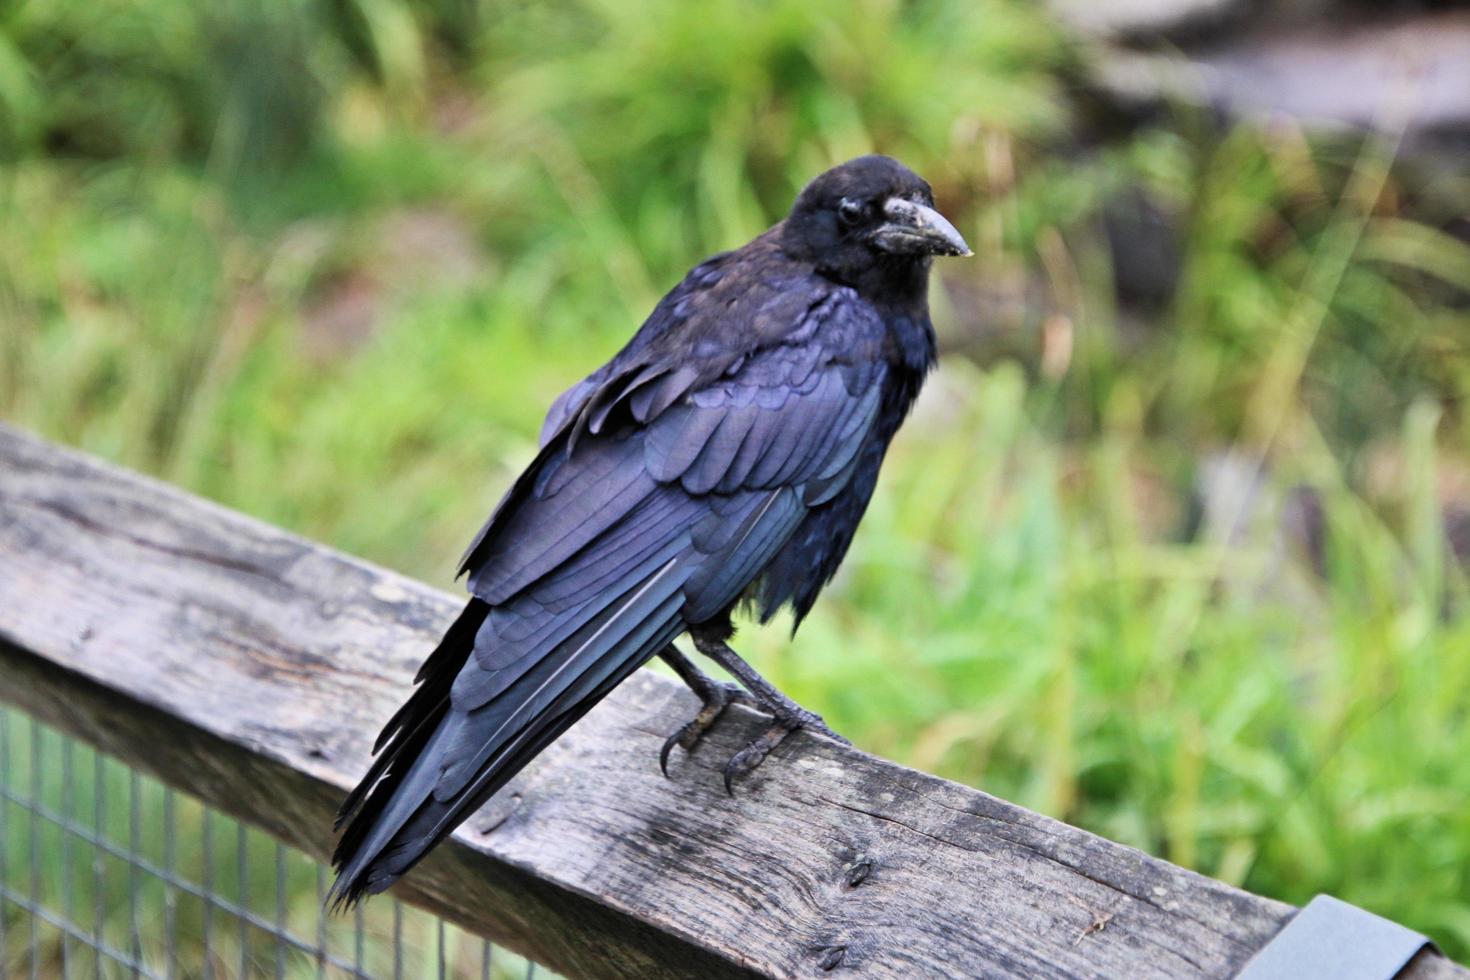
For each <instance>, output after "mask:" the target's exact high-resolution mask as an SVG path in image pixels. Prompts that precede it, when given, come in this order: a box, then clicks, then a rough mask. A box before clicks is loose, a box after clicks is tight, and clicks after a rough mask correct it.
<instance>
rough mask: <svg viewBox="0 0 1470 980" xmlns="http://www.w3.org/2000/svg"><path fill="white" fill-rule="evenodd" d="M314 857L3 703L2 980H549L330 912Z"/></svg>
mask: <svg viewBox="0 0 1470 980" xmlns="http://www.w3.org/2000/svg"><path fill="white" fill-rule="evenodd" d="M326 886H327V871H326V869H325V868H324V867H323V866H322V865H321V864H319V863H317V862H316V861H313V860H312V859H311V858H308V857H307V856H306V855H304V854H301V853H300V852H298V851H296V850H294V849H292V848H289V847H287V846H285V845H283V844H281V843H280V842H278V841H276V840H275V839H273V838H271V837H269V836H268V835H266V834H264V833H262V832H260V831H258V830H256V829H255V828H253V827H248V826H246V825H245V824H243V823H240V822H239V821H236V820H234V819H232V818H230V817H227V816H225V815H224V814H221V813H218V812H215V811H213V810H211V809H209V808H208V807H206V806H205V805H203V804H202V803H200V802H199V801H198V800H195V799H193V798H192V797H189V796H186V795H184V794H181V793H177V792H175V791H174V790H172V789H170V788H168V787H167V786H164V785H163V784H161V783H159V782H158V781H156V780H154V779H152V778H150V777H148V776H145V775H143V774H142V773H140V772H138V771H137V770H136V769H132V768H130V767H128V766H126V765H124V764H123V763H121V762H118V761H117V760H115V759H112V758H110V757H108V756H106V755H104V754H102V753H100V752H96V751H94V750H93V749H92V748H91V747H90V746H88V745H86V744H84V743H82V742H79V741H77V740H75V739H72V738H70V737H68V736H66V735H63V734H61V733H60V732H57V731H55V730H53V729H50V728H48V727H46V726H44V725H42V724H40V723H39V722H37V721H36V720H35V719H34V718H31V717H29V716H28V715H24V714H20V713H18V712H16V711H13V710H7V709H5V708H3V707H0V980H8V978H11V977H14V978H17V980H19V978H31V980H40V978H52V977H65V978H72V977H78V978H80V977H89V978H97V980H100V978H104V977H158V978H174V977H203V978H229V977H293V978H294V977H395V978H401V977H413V978H417V977H443V978H450V977H452V978H475V977H478V978H483V980H490V978H495V980H509V978H521V977H524V978H527V980H530V978H533V977H538V976H539V977H541V978H549V977H550V976H551V974H549V973H547V972H545V971H540V972H539V973H538V968H537V966H536V965H535V964H534V963H532V962H530V961H528V960H525V959H522V958H521V957H519V956H515V955H514V954H511V953H509V952H507V951H505V950H503V949H497V948H494V947H492V945H491V944H490V943H489V942H488V941H487V940H484V939H481V938H479V937H477V936H473V935H470V934H469V933H466V932H464V931H462V930H460V929H458V928H457V927H455V926H453V925H451V924H450V923H447V922H445V921H444V920H442V919H439V918H437V917H436V916H433V915H431V914H429V913H426V912H422V911H419V910H417V909H414V908H412V907H409V906H406V905H404V904H402V903H401V902H398V901H396V900H384V899H381V898H380V899H378V900H375V901H372V902H369V903H367V905H366V906H365V907H360V908H359V909H357V910H356V911H355V912H354V913H353V914H350V915H347V916H335V917H333V916H328V915H327V914H326V913H325V912H324V911H323V909H322V896H323V894H324V893H325V891H326Z"/></svg>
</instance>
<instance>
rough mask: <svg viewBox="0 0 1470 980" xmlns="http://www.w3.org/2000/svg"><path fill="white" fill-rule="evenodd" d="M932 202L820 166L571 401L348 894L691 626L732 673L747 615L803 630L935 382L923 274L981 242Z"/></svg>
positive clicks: (441, 832) (369, 886) (481, 550)
mask: <svg viewBox="0 0 1470 980" xmlns="http://www.w3.org/2000/svg"><path fill="white" fill-rule="evenodd" d="M933 204H934V202H933V197H932V194H931V192H930V189H929V186H928V184H926V183H925V182H924V181H923V180H922V179H920V178H919V177H918V176H917V175H915V174H914V173H913V172H912V171H910V170H909V169H907V168H906V167H904V166H903V165H902V164H900V163H898V162H897V161H895V160H891V159H889V158H887V157H881V156H867V157H861V158H858V159H856V160H853V161H850V162H848V163H846V164H843V165H842V166H840V167H837V168H835V169H833V170H830V171H828V172H827V173H825V174H823V175H821V176H820V177H818V178H817V179H816V180H814V181H812V183H811V184H809V185H808V186H807V187H806V188H805V189H804V190H803V191H802V193H801V195H800V196H799V197H798V198H797V201H796V203H795V205H794V206H793V208H792V212H791V214H790V215H789V216H788V217H787V218H786V219H785V220H784V221H782V222H781V223H779V224H777V225H776V226H775V227H773V228H771V229H770V230H769V231H767V232H766V233H765V234H763V235H761V236H760V237H758V238H756V239H755V240H754V241H752V242H751V243H750V244H748V245H746V246H745V247H743V248H740V249H737V250H735V251H732V252H727V253H724V254H721V255H717V256H715V257H713V258H711V259H709V260H708V261H706V262H704V263H702V264H700V265H699V266H697V267H696V268H695V269H693V270H692V271H691V272H690V273H689V274H688V275H687V276H686V277H685V278H684V280H683V281H682V282H680V283H679V284H678V285H677V286H676V287H674V289H673V290H672V291H671V292H670V293H669V294H668V295H667V296H665V297H664V299H663V300H662V301H661V302H660V303H659V304H658V306H657V307H656V308H655V309H654V311H653V313H652V314H651V315H650V316H649V318H648V320H647V321H646V322H645V323H644V324H643V326H642V327H641V328H640V329H639V330H638V332H637V333H636V335H635V336H634V337H633V339H632V340H631V341H629V343H628V345H627V346H626V347H625V348H624V349H623V350H622V351H620V352H619V353H618V354H617V356H615V357H614V358H613V359H612V360H611V361H609V362H608V363H607V364H606V365H604V366H603V367H601V368H599V369H598V370H597V371H595V372H593V373H592V374H591V375H590V376H588V377H587V378H586V379H585V380H584V381H581V382H579V383H578V384H576V385H574V386H573V387H572V388H571V389H570V390H568V391H567V392H566V393H565V394H563V395H562V396H561V397H560V398H558V399H557V400H556V402H555V403H554V404H553V405H552V408H551V411H550V412H549V413H548V415H547V419H546V424H545V426H544V427H543V431H542V448H541V451H540V453H539V454H538V455H537V457H536V459H535V460H534V461H533V462H532V463H531V465H530V466H529V467H528V468H527V470H526V471H525V473H523V474H522V475H521V477H520V478H519V479H518V480H517V481H516V482H515V484H514V485H513V486H512V487H511V489H510V491H509V492H508V493H507V494H506V496H505V498H504V499H503V500H502V501H501V503H500V505H499V506H498V507H497V508H496V510H495V513H494V514H493V515H492V516H491V517H490V519H489V521H487V522H486V524H485V526H484V528H482V529H481V531H480V533H479V535H478V536H477V537H476V538H475V540H474V542H473V543H472V544H471V546H470V548H469V550H468V551H467V552H466V553H465V556H464V560H463V562H462V565H461V569H460V571H461V573H462V574H465V575H467V576H468V587H469V591H470V593H471V599H470V602H469V604H468V605H467V606H466V608H465V610H464V612H463V613H462V614H461V615H460V617H459V618H458V619H457V620H456V621H455V623H454V624H453V625H452V626H451V627H450V629H449V630H448V631H447V632H446V634H445V636H444V638H443V640H442V641H441V642H440V644H439V646H438V648H436V649H435V650H434V652H433V653H432V654H431V655H430V656H429V658H428V660H427V661H426V662H425V664H424V666H423V668H422V669H421V670H420V671H419V675H418V677H417V678H416V681H417V683H418V685H419V686H418V687H417V688H416V690H415V691H414V693H413V695H412V696H411V697H410V698H409V699H408V701H407V702H406V703H405V704H404V706H403V707H402V708H401V709H400V710H399V711H398V712H397V713H396V714H395V715H394V716H393V718H392V720H391V721H389V723H388V725H387V727H386V728H385V729H384V731H383V734H382V735H381V736H380V737H379V739H378V744H377V745H376V746H375V752H376V753H377V757H376V759H375V760H374V762H373V765H372V766H371V768H370V769H369V771H368V773H367V775H366V776H365V777H364V778H363V780H362V782H361V784H359V785H358V787H357V788H356V789H355V790H354V791H353V792H352V793H351V794H350V795H349V796H348V798H347V800H346V802H345V803H344V804H343V807H342V812H341V815H340V816H339V820H338V823H339V826H342V825H345V829H343V832H342V837H341V840H340V842H339V844H338V847H337V851H336V854H335V855H334V858H333V861H334V864H335V866H336V868H337V872H338V875H337V880H336V883H335V884H334V886H333V891H332V897H333V899H334V900H335V901H337V902H338V903H347V904H350V903H352V902H355V901H357V900H358V899H360V898H361V897H362V896H364V895H365V894H368V893H372V892H377V891H381V890H383V889H384V888H386V887H387V886H388V885H390V884H391V883H392V882H393V881H395V880H396V879H397V878H398V877H399V876H401V875H402V874H404V873H405V872H406V871H407V870H408V869H409V868H410V867H412V866H413V864H414V863H415V862H417V861H418V860H419V859H420V858H421V857H422V856H423V855H424V854H425V853H426V852H427V851H428V850H429V849H430V848H431V847H433V846H434V845H435V844H436V843H438V842H439V841H440V840H442V839H443V838H444V837H445V836H446V835H448V834H449V833H450V832H451V831H452V830H453V829H454V827H455V826H457V825H458V824H459V823H460V822H462V821H463V820H464V819H466V818H467V817H468V816H469V815H470V814H471V813H472V812H473V811H474V810H475V809H476V808H477V807H479V806H480V805H481V804H482V803H483V802H484V801H485V800H486V799H488V798H489V797H490V796H491V795H492V794H494V793H495V792H496V791H497V790H498V789H500V787H501V786H503V785H504V784H505V783H506V782H507V781H508V780H510V779H511V778H512V777H513V776H515V774H516V773H517V772H519V771H520V769H521V768H522V767H523V766H524V765H525V764H526V763H527V762H529V761H530V760H531V759H532V758H534V757H535V755H536V754H537V753H538V752H539V751H541V749H543V748H544V747H545V746H546V745H547V744H549V743H550V742H551V741H552V740H554V739H555V738H556V737H557V736H559V735H560V734H561V733H562V732H563V731H565V730H566V729H567V728H568V727H569V726H571V725H572V724H573V723H574V722H575V721H577V719H579V718H580V717H581V716H582V715H583V714H585V713H586V712H587V711H588V710H589V709H590V708H591V707H592V706H593V705H595V704H596V703H597V702H598V700H600V699H601V698H602V697H603V696H605V695H606V694H607V692H608V691H610V690H611V689H612V688H613V687H614V686H616V685H617V684H618V683H620V682H621V681H622V680H623V679H625V678H626V677H627V676H628V675H629V674H631V673H632V672H633V671H634V670H636V669H637V668H638V667H639V666H641V665H642V664H644V663H646V662H647V661H648V660H649V659H651V658H652V657H654V656H655V655H660V654H662V655H665V656H670V657H678V656H679V655H678V654H677V652H676V651H673V648H672V647H671V646H670V644H671V643H672V641H673V640H674V639H675V638H676V637H677V636H679V635H680V634H682V633H685V632H690V633H691V635H692V636H693V637H694V638H695V643H696V646H698V647H699V648H700V650H701V651H702V652H706V653H711V652H712V651H716V650H720V649H723V650H724V651H725V652H726V653H727V654H728V655H729V656H731V657H733V656H734V655H733V651H729V650H728V647H725V646H724V643H723V641H724V640H725V639H727V638H728V637H729V635H730V634H731V632H732V627H731V625H730V616H731V612H732V610H733V609H734V607H735V606H737V605H738V604H739V603H741V602H742V601H745V602H749V603H751V604H752V605H753V606H754V608H755V610H756V611H757V613H758V614H759V615H760V616H761V617H762V618H763V619H766V618H769V617H771V616H772V615H774V614H775V613H776V611H777V610H778V609H780V608H781V607H782V606H787V605H789V606H790V607H791V608H792V609H793V611H794V613H795V617H796V622H797V623H798V624H799V623H800V621H801V619H802V617H804V616H805V615H806V613H807V612H808V611H809V610H810V609H811V606H812V603H813V602H814V601H815V600H816V597H817V594H818V593H819V592H820V591H821V589H822V587H823V586H824V585H825V584H826V583H827V582H828V581H829V580H830V579H831V577H832V575H833V574H834V573H835V572H836V570H837V566H838V564H839V563H840V562H841V560H842V557H843V555H844V554H845V553H846V551H847V548H848V545H849V543H850V542H851V540H852V536H853V532H854V531H855V530H856V528H857V524H858V522H859V520H860V519H861V518H862V514H863V511H864V510H865V508H866V507H867V503H868V499H869V497H870V496H871V494H872V492H873V487H874V485H875V483H876V481H877V476H878V468H879V466H880V464H881V463H882V460H883V456H884V453H885V452H886V450H887V447H888V443H889V441H890V440H891V439H892V437H893V435H894V433H895V432H896V431H897V429H898V427H899V424H900V423H901V422H902V421H903V419H904V417H905V416H906V415H907V413H908V411H909V408H910V406H911V405H912V404H913V400H914V398H915V397H916V395H917V394H918V391H919V387H920V384H921V383H922V381H923V379H924V376H925V375H926V374H927V373H928V372H929V370H930V368H931V367H932V366H933V364H934V358H935V348H934V333H933V329H932V327H931V326H930V322H929V313H928V303H927V296H926V294H927V288H928V273H929V267H930V263H931V260H932V257H933V256H935V255H964V254H968V253H969V249H968V247H967V246H966V245H965V243H964V240H963V239H962V238H961V237H960V235H959V233H958V232H957V231H955V229H954V228H953V226H951V225H950V224H949V222H947V221H946V220H945V219H944V218H943V217H941V216H940V215H939V213H938V212H937V211H935V210H934V208H933ZM721 662H722V663H726V661H724V660H721ZM726 666H730V664H729V663H726ZM741 666H742V667H743V666H744V665H743V664H741ZM745 670H746V671H748V670H749V668H745ZM690 671H692V672H693V674H695V675H697V671H693V668H692V667H689V668H686V670H683V671H681V673H682V674H685V676H686V679H688V678H689V677H690V676H691V674H690V673H688V672H690ZM736 676H737V677H739V678H741V679H742V680H743V681H745V682H746V683H747V685H749V686H752V690H753V691H754V692H755V694H756V696H757V700H760V701H761V703H763V704H768V705H769V706H770V707H771V710H772V711H773V713H774V714H775V715H776V717H777V720H778V726H777V729H776V734H775V736H773V739H774V741H778V740H779V738H780V737H784V733H786V732H789V731H790V730H793V729H794V728H797V727H802V726H803V725H806V726H808V727H816V726H815V722H816V721H819V719H816V717H815V716H814V715H811V714H810V713H809V712H803V711H801V709H799V707H798V706H794V705H791V704H790V702H788V701H785V700H784V698H781V696H780V695H779V693H778V692H774V689H772V688H770V686H769V685H768V684H765V682H763V681H761V680H760V679H759V677H758V676H757V675H754V673H753V672H750V674H749V676H747V675H746V674H745V673H743V672H738V671H737V673H736ZM752 680H753V681H754V682H756V683H752ZM691 683H694V682H693V681H692V682H691ZM703 683H704V684H705V685H708V684H709V683H710V682H707V681H705V682H703ZM712 691H714V689H713V688H710V687H708V686H706V688H705V691H704V696H706V697H707V698H708V697H713V694H712V693H711V692H712ZM715 693H717V692H715ZM719 703H720V704H723V703H724V702H723V701H721V702H719ZM783 705H786V706H788V707H789V708H790V709H791V710H790V711H783V707H782V706H783ZM707 714H709V713H708V712H705V713H702V715H707ZM715 714H717V711H716V712H715ZM708 723H709V719H708V718H705V720H704V721H703V725H705V726H707V725H708ZM693 725H694V723H691V726H693ZM691 726H686V728H685V730H683V732H682V733H681V734H682V737H683V741H682V742H681V744H686V747H688V744H691V743H690V741H689V740H690V739H697V737H698V735H699V734H700V733H701V732H702V730H703V728H702V727H697V728H696V727H691ZM691 733H692V734H691ZM774 741H773V740H772V739H768V740H767V742H766V743H765V744H764V745H763V746H761V747H759V750H758V751H755V752H754V754H753V755H750V756H748V758H747V764H750V765H753V764H754V763H753V762H750V761H749V760H750V759H754V762H758V761H759V760H760V759H761V758H764V755H765V752H766V751H769V748H770V746H771V744H774ZM753 748H757V747H753ZM750 751H751V750H747V752H750ZM666 753H667V749H666ZM732 765H733V763H732ZM728 781H729V772H728V771H727V785H728Z"/></svg>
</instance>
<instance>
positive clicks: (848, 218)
mask: <svg viewBox="0 0 1470 980" xmlns="http://www.w3.org/2000/svg"><path fill="white" fill-rule="evenodd" d="M865 210H866V208H864V207H863V202H862V201H859V200H857V199H856V198H851V197H844V198H843V199H842V201H841V202H840V203H838V205H837V217H838V219H839V220H841V222H842V223H843V224H845V225H855V224H857V223H858V221H860V220H861V219H862V217H863V212H864V211H865Z"/></svg>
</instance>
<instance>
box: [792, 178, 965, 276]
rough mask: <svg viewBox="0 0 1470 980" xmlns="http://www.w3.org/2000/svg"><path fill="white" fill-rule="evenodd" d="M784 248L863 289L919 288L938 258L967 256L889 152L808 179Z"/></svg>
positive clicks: (925, 193) (923, 190)
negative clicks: (901, 285) (904, 284)
mask: <svg viewBox="0 0 1470 980" xmlns="http://www.w3.org/2000/svg"><path fill="white" fill-rule="evenodd" d="M781 244H782V247H783V248H785V249H786V251H788V252H790V253H791V254H793V255H796V256H798V257H801V258H804V259H807V260H809V261H811V262H813V263H815V264H816V266H817V268H818V269H820V270H821V271H822V272H824V273H826V274H828V275H831V276H833V277H834V278H836V279H838V280H839V281H841V282H845V283H848V284H851V285H854V286H857V287H858V288H859V289H860V290H862V288H863V286H864V285H865V284H868V283H872V284H874V285H879V284H882V285H885V286H886V285H896V284H897V283H899V282H902V281H910V282H913V283H916V284H917V285H918V286H920V287H922V285H923V283H924V274H925V273H927V272H928V269H929V262H930V259H931V258H932V257H933V256H935V255H971V254H973V253H972V252H971V251H970V246H968V245H966V244H965V239H964V238H963V237H962V236H961V235H960V233H959V232H958V231H957V230H955V226H954V225H952V224H950V223H949V221H948V220H947V219H946V218H945V217H944V215H942V214H940V213H939V212H938V211H936V210H934V194H933V192H932V191H931V190H930V189H929V185H928V184H927V183H926V182H925V181H924V179H923V178H922V177H920V176H919V175H918V174H916V173H914V172H913V171H912V170H910V169H909V168H908V167H905V166H904V165H903V164H901V163H899V162H898V161H897V160H894V159H893V158H891V157H885V156H878V155H876V154H875V155H872V156H865V157H858V158H857V159H856V160H849V161H848V162H847V163H844V164H842V165H841V166H839V167H833V168H832V169H831V170H829V171H827V172H826V173H824V174H822V175H821V176H820V177H818V178H816V179H815V180H813V181H812V182H811V183H810V184H807V185H806V187H805V189H803V190H802V192H801V194H800V195H799V196H798V197H797V198H796V204H795V205H794V206H793V207H792V208H791V215H790V216H789V217H788V218H787V219H786V221H785V224H784V226H783V227H782V230H781Z"/></svg>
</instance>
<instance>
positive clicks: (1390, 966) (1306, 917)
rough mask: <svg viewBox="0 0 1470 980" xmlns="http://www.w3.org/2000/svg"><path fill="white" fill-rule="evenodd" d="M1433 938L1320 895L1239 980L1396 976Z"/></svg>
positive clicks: (1339, 979)
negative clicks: (1430, 938)
mask: <svg viewBox="0 0 1470 980" xmlns="http://www.w3.org/2000/svg"><path fill="white" fill-rule="evenodd" d="M1429 945H1431V944H1430V942H1429V939H1428V938H1426V937H1425V936H1422V935H1420V934H1419V933H1417V932H1415V931H1414V930H1412V929H1410V928H1408V927H1406V926H1401V925H1399V924H1398V923H1397V922H1391V921H1389V920H1388V919H1385V918H1383V917H1382V916H1377V915H1374V914H1373V913H1372V912H1369V911H1367V910H1365V909H1360V908H1358V907H1357V906H1356V905H1349V904H1348V903H1347V902H1344V901H1341V900H1339V899H1336V898H1333V897H1331V896H1330V895H1318V896H1317V897H1316V898H1314V899H1312V900H1311V902H1309V903H1307V907H1306V908H1304V909H1302V910H1301V911H1300V912H1298V913H1297V914H1296V917H1295V918H1293V919H1292V920H1291V921H1290V922H1288V923H1287V924H1286V927H1285V928H1284V929H1282V930H1281V931H1280V932H1278V933H1277V934H1276V937H1275V938H1274V939H1272V940H1271V941H1270V942H1269V943H1267V944H1266V945H1265V946H1262V947H1261V948H1260V949H1259V950H1258V951H1257V952H1256V955H1255V956H1252V957H1251V958H1250V961H1249V962H1248V963H1246V965H1245V968H1244V969H1242V970H1241V971H1240V973H1239V974H1237V980H1319V978H1320V980H1392V978H1393V977H1396V976H1398V974H1399V971H1400V970H1402V969H1403V968H1404V967H1405V966H1406V965H1408V962H1409V961H1410V960H1411V959H1413V958H1414V956H1415V954H1416V953H1418V952H1419V950H1421V949H1423V948H1424V947H1425V946H1429Z"/></svg>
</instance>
